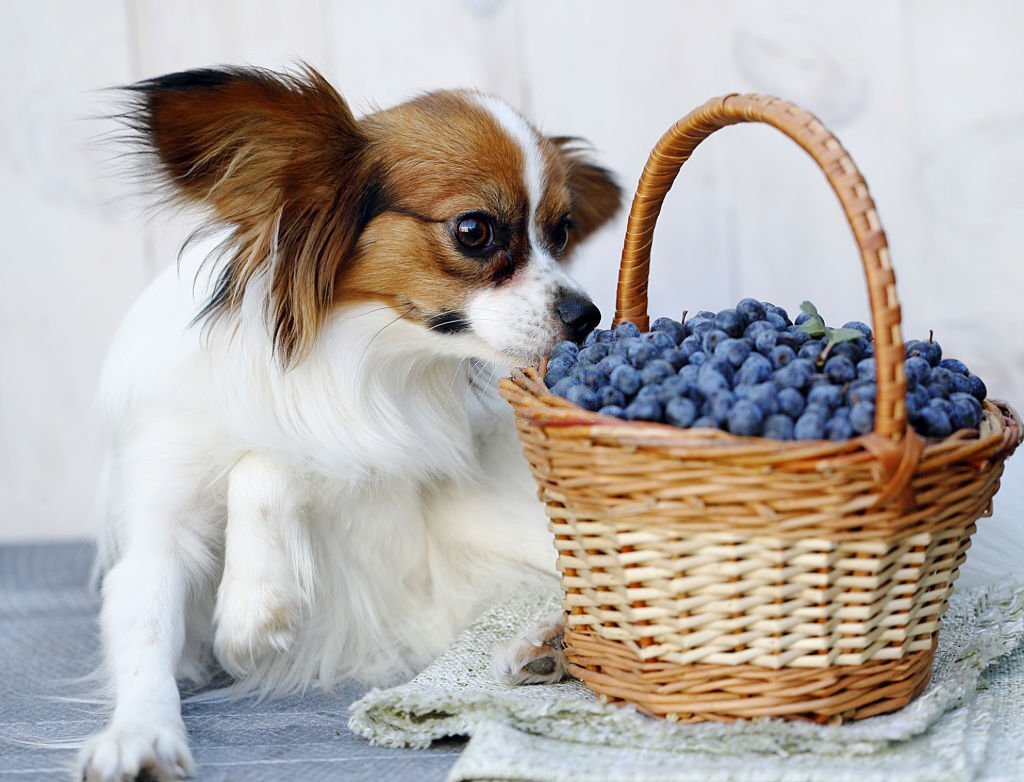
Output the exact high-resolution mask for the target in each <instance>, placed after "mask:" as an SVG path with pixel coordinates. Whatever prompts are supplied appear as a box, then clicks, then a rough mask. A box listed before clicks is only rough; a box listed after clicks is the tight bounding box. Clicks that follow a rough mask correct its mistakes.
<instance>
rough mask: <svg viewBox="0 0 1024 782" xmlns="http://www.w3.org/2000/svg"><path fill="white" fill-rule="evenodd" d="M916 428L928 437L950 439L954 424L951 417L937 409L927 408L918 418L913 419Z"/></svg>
mask: <svg viewBox="0 0 1024 782" xmlns="http://www.w3.org/2000/svg"><path fill="white" fill-rule="evenodd" d="M910 422H911V424H913V426H914V428H915V429H916V430H917V431H918V432H920V433H921V434H923V435H925V436H926V437H949V435H950V434H952V433H953V424H952V423H950V421H949V416H947V415H946V414H945V413H943V412H942V411H941V410H939V409H938V408H935V407H931V406H929V407H925V408H924V409H922V410H921V411H920V412H919V413H918V414H917V415H916V416H913V417H911V419H910Z"/></svg>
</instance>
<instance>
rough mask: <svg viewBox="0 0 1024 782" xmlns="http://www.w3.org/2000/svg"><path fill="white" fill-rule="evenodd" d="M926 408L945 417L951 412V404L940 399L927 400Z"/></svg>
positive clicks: (946, 400)
mask: <svg viewBox="0 0 1024 782" xmlns="http://www.w3.org/2000/svg"><path fill="white" fill-rule="evenodd" d="M928 407H931V408H934V409H935V410H941V411H942V413H943V414H945V415H946V416H947V417H948V416H949V415H950V414H951V413H952V412H953V403H952V402H950V401H949V400H948V399H942V398H941V397H932V398H931V399H929V400H928Z"/></svg>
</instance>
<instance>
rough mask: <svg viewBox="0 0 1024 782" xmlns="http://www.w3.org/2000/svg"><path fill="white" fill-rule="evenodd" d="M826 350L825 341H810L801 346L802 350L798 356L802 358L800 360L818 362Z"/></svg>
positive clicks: (798, 352)
mask: <svg viewBox="0 0 1024 782" xmlns="http://www.w3.org/2000/svg"><path fill="white" fill-rule="evenodd" d="M824 349H825V340H822V339H809V340H807V341H806V342H805V343H804V344H803V345H801V346H800V350H799V351H797V355H798V356H800V358H808V359H810V360H811V361H817V360H818V357H819V356H821V352H822V351H823V350H824Z"/></svg>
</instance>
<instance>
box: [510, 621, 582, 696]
mask: <svg viewBox="0 0 1024 782" xmlns="http://www.w3.org/2000/svg"><path fill="white" fill-rule="evenodd" d="M563 632H564V626H563V623H562V614H561V613H557V614H553V615H552V616H549V617H547V618H546V619H545V620H544V621H543V622H541V623H540V624H539V625H538V626H537V627H535V628H534V629H533V630H531V631H530V632H528V633H526V634H525V635H523V636H521V637H519V638H515V639H513V640H512V641H510V642H509V643H507V644H506V645H505V646H503V647H501V648H499V649H498V650H497V652H496V653H495V656H494V667H495V672H496V673H497V674H498V678H499V679H500V680H501V681H503V682H505V683H507V684H552V683H554V682H557V681H561V679H562V678H564V677H565V673H566V670H567V666H566V662H565V653H564V652H563V650H562V635H563Z"/></svg>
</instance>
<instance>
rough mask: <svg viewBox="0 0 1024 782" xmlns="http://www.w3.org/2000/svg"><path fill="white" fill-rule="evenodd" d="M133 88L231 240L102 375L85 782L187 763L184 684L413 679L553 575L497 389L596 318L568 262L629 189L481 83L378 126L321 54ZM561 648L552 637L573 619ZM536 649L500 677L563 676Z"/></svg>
mask: <svg viewBox="0 0 1024 782" xmlns="http://www.w3.org/2000/svg"><path fill="white" fill-rule="evenodd" d="M125 89H126V92H125V93H124V95H126V96H127V97H126V101H127V103H126V109H125V111H124V113H123V114H121V115H120V118H121V120H122V121H123V123H124V124H125V126H126V128H127V130H128V133H129V135H130V137H131V139H132V140H133V143H134V144H135V145H136V152H138V153H139V154H140V155H141V158H140V160H141V162H142V170H143V173H145V174H146V175H152V177H153V178H154V179H155V180H156V182H157V184H158V186H159V187H160V188H162V190H161V192H162V193H164V194H165V195H166V196H167V199H168V200H169V201H173V202H175V203H178V204H182V205H185V206H188V207H197V208H198V209H200V210H201V211H202V213H203V215H204V225H206V226H209V227H210V228H211V230H214V231H218V232H219V233H217V234H216V237H217V246H216V249H215V250H214V251H213V252H212V253H210V254H208V255H207V254H206V253H205V252H192V251H189V252H186V253H184V255H183V256H182V258H181V261H180V263H179V268H177V269H170V270H168V271H167V272H166V273H164V274H163V275H162V276H161V277H159V278H158V279H157V280H156V281H155V282H154V283H153V285H151V286H150V288H149V289H147V290H146V291H145V292H144V293H143V294H142V296H141V297H140V298H139V300H138V301H137V302H136V303H135V305H134V306H133V308H132V309H131V311H130V312H129V314H128V315H127V317H126V319H125V321H124V323H123V324H122V326H121V328H120V330H119V332H118V333H117V335H116V337H115V339H114V343H113V346H112V348H111V351H110V353H109V355H108V357H107V360H106V363H105V366H104V369H103V374H102V380H101V386H100V399H101V403H102V410H103V414H104V416H105V419H106V423H107V432H108V438H109V439H108V446H109V447H108V453H107V457H106V460H105V464H104V469H103V480H102V482H101V485H102V490H101V501H100V508H101V516H102V518H101V533H100V540H99V556H98V564H97V567H98V572H99V574H100V576H99V578H100V583H101V591H102V609H101V612H100V626H101V635H102V646H103V652H104V661H105V663H104V672H105V675H106V677H107V680H108V681H109V684H110V688H111V695H112V702H113V710H112V714H111V717H110V721H109V724H108V725H107V727H106V728H105V729H104V730H103V731H101V732H100V733H98V734H96V735H95V736H93V737H91V738H90V739H89V740H88V742H87V743H86V745H85V746H84V747H83V749H82V752H81V756H80V763H81V770H82V775H83V778H84V779H86V780H90V781H92V780H114V779H117V780H121V779H131V778H135V777H136V776H142V777H146V776H148V777H150V778H154V777H155V778H158V779H174V778H180V777H183V776H187V775H188V774H190V773H191V772H192V770H193V760H192V757H191V754H190V751H189V748H188V743H187V737H186V732H185V728H184V724H183V722H182V718H181V709H180V696H179V691H178V684H177V682H178V680H179V679H180V680H192V681H196V682H204V681H206V680H207V679H208V677H209V676H210V674H211V672H214V671H216V670H217V668H218V666H219V667H221V668H223V669H224V670H226V671H227V672H229V673H230V674H232V675H233V677H234V678H235V680H236V682H237V687H238V688H239V689H240V690H242V691H249V690H251V691H259V692H261V693H281V692H290V691H301V690H302V689H304V688H306V687H308V686H310V685H311V684H313V683H318V684H320V685H322V686H325V687H330V685H331V684H332V683H334V682H336V681H337V680H338V679H340V678H342V677H356V678H358V679H360V680H362V681H364V682H368V683H377V684H380V683H389V682H394V681H397V680H400V679H403V678H406V677H409V676H410V675H412V674H413V673H415V672H416V671H417V670H419V669H420V668H422V667H423V666H424V665H425V664H426V663H428V662H429V661H430V660H431V659H432V658H433V657H434V656H436V655H437V654H438V653H439V652H440V651H441V650H442V649H443V648H445V646H446V645H447V644H448V643H450V641H451V640H452V639H453V638H454V637H455V635H456V634H457V633H458V632H459V631H460V630H461V629H463V628H464V627H465V626H466V625H467V624H468V623H469V622H470V621H471V620H472V619H473V618H474V616H475V615H476V614H477V613H478V612H479V611H480V610H481V608H482V607H483V606H484V605H486V604H487V603H488V601H490V600H493V599H494V598H495V597H496V596H499V595H502V594H508V593H509V591H510V590H514V589H517V588H519V587H520V586H521V585H525V584H529V583H531V582H534V581H541V580H544V579H552V578H554V577H555V567H554V562H555V552H554V548H553V545H552V541H551V539H550V536H549V533H548V531H547V525H546V519H545V516H544V512H543V508H542V506H541V504H540V503H539V501H538V500H537V497H536V488H535V486H534V484H533V482H532V479H531V477H530V475H529V472H528V469H527V466H526V463H525V460H524V458H523V456H522V452H521V450H520V446H519V443H518V441H517V439H516V435H515V429H514V421H513V417H512V414H511V411H510V409H509V408H508V406H507V405H506V404H505V403H504V402H502V401H501V400H500V399H499V398H498V396H497V393H496V388H495V385H496V383H495V381H496V378H497V377H498V376H499V375H500V374H501V373H503V372H506V371H507V370H508V369H509V368H510V367H513V366H517V365H527V364H531V363H534V362H536V361H537V360H539V359H540V358H541V357H542V356H544V355H546V353H547V352H548V351H549V350H550V348H551V347H552V346H553V345H554V344H555V343H556V342H558V341H560V340H566V339H569V340H574V341H577V342H579V341H582V339H583V338H584V337H585V336H586V335H587V334H588V333H589V332H590V331H591V330H592V329H593V328H594V327H595V326H596V325H597V323H598V321H599V320H600V313H599V311H598V309H597V307H596V306H595V305H594V304H593V302H591V300H590V299H589V298H588V297H587V296H586V294H585V293H584V292H583V291H582V289H581V288H580V286H579V285H578V284H577V283H576V282H575V281H573V279H572V278H571V277H570V276H568V274H567V273H566V271H565V270H564V269H563V261H564V260H565V258H567V257H568V256H569V254H570V253H571V252H572V250H573V249H574V248H575V247H576V246H577V245H578V243H579V242H581V241H582V240H584V239H585V238H586V237H587V236H588V235H590V234H592V233H593V232H594V231H595V230H597V229H598V228H599V227H601V226H602V225H603V224H605V223H606V222H607V221H608V220H609V219H610V218H611V217H612V216H613V215H614V214H615V213H616V211H617V210H618V208H619V205H620V200H621V193H620V190H619V187H618V186H617V184H616V183H615V181H614V179H613V177H612V176H611V175H610V174H609V172H608V171H607V170H606V169H604V168H602V167H600V166H598V165H596V164H595V163H594V162H593V161H592V160H591V159H590V158H589V156H588V154H587V153H586V151H585V149H584V148H583V146H582V145H581V144H580V143H578V142H577V140H575V139H571V138H566V137H556V138H548V137H545V136H543V135H542V134H541V133H540V132H539V131H537V130H536V129H535V128H534V127H533V126H531V125H530V124H528V123H527V121H526V120H524V119H523V117H522V116H521V115H520V114H518V113H517V112H516V111H514V110H513V109H512V108H510V107H509V106H508V105H507V104H505V103H504V102H502V101H500V100H499V99H497V98H494V97H491V96H488V95H485V94H481V93H477V92H473V91H440V92H432V93H428V94H425V95H421V96H419V97H416V98H415V99H413V100H410V101H408V102H406V103H403V104H401V105H399V106H396V107H394V108H390V109H387V110H381V111H376V112H374V113H371V114H369V115H367V116H364V117H362V118H359V119H357V118H356V117H355V116H354V115H353V113H352V111H351V110H350V108H349V106H348V105H347V103H346V102H345V100H344V99H343V98H342V97H341V95H340V94H339V93H338V92H336V91H335V89H334V88H333V87H332V86H331V85H330V84H329V83H328V82H327V81H326V80H325V79H324V77H323V76H321V75H320V74H319V73H318V72H317V71H315V70H314V69H312V68H309V67H305V66H304V67H302V68H301V69H299V70H297V71H295V72H288V73H277V72H271V71H266V70H261V69H255V68H214V69H200V70H191V71H186V72H181V73H174V74H170V75H166V76H162V77H159V78H154V79H150V80H147V81H143V82H140V83H138V84H135V85H132V86H129V87H127V88H125ZM539 632H542V635H543V637H542V638H541V641H551V644H550V646H549V647H544V648H551V649H554V648H555V647H556V646H557V643H556V640H557V635H558V633H559V632H560V628H559V626H558V624H557V622H555V623H552V625H551V626H550V627H547V628H544V629H542V630H541V631H539ZM533 640H534V639H526V640H525V651H524V650H523V649H520V650H513V654H512V655H511V656H510V657H509V658H508V659H507V660H505V663H504V664H505V665H506V666H508V665H512V666H519V665H521V666H523V672H522V675H521V676H520V677H519V680H523V681H529V680H538V681H547V680H551V679H552V678H557V677H558V676H560V675H561V669H560V665H561V664H560V663H558V662H557V660H556V661H550V660H549V659H548V658H545V659H543V660H541V661H540V662H539V663H538V658H539V655H540V654H541V653H533V652H531V651H530V650H531V649H534V648H539V647H542V646H543V644H542V643H541V642H538V643H537V645H536V647H535V646H534V644H533V643H532V641H533ZM555 657H557V655H555ZM552 659H554V658H552ZM530 665H532V666H533V668H532V669H531V668H529V666H530ZM513 674H514V672H513Z"/></svg>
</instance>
